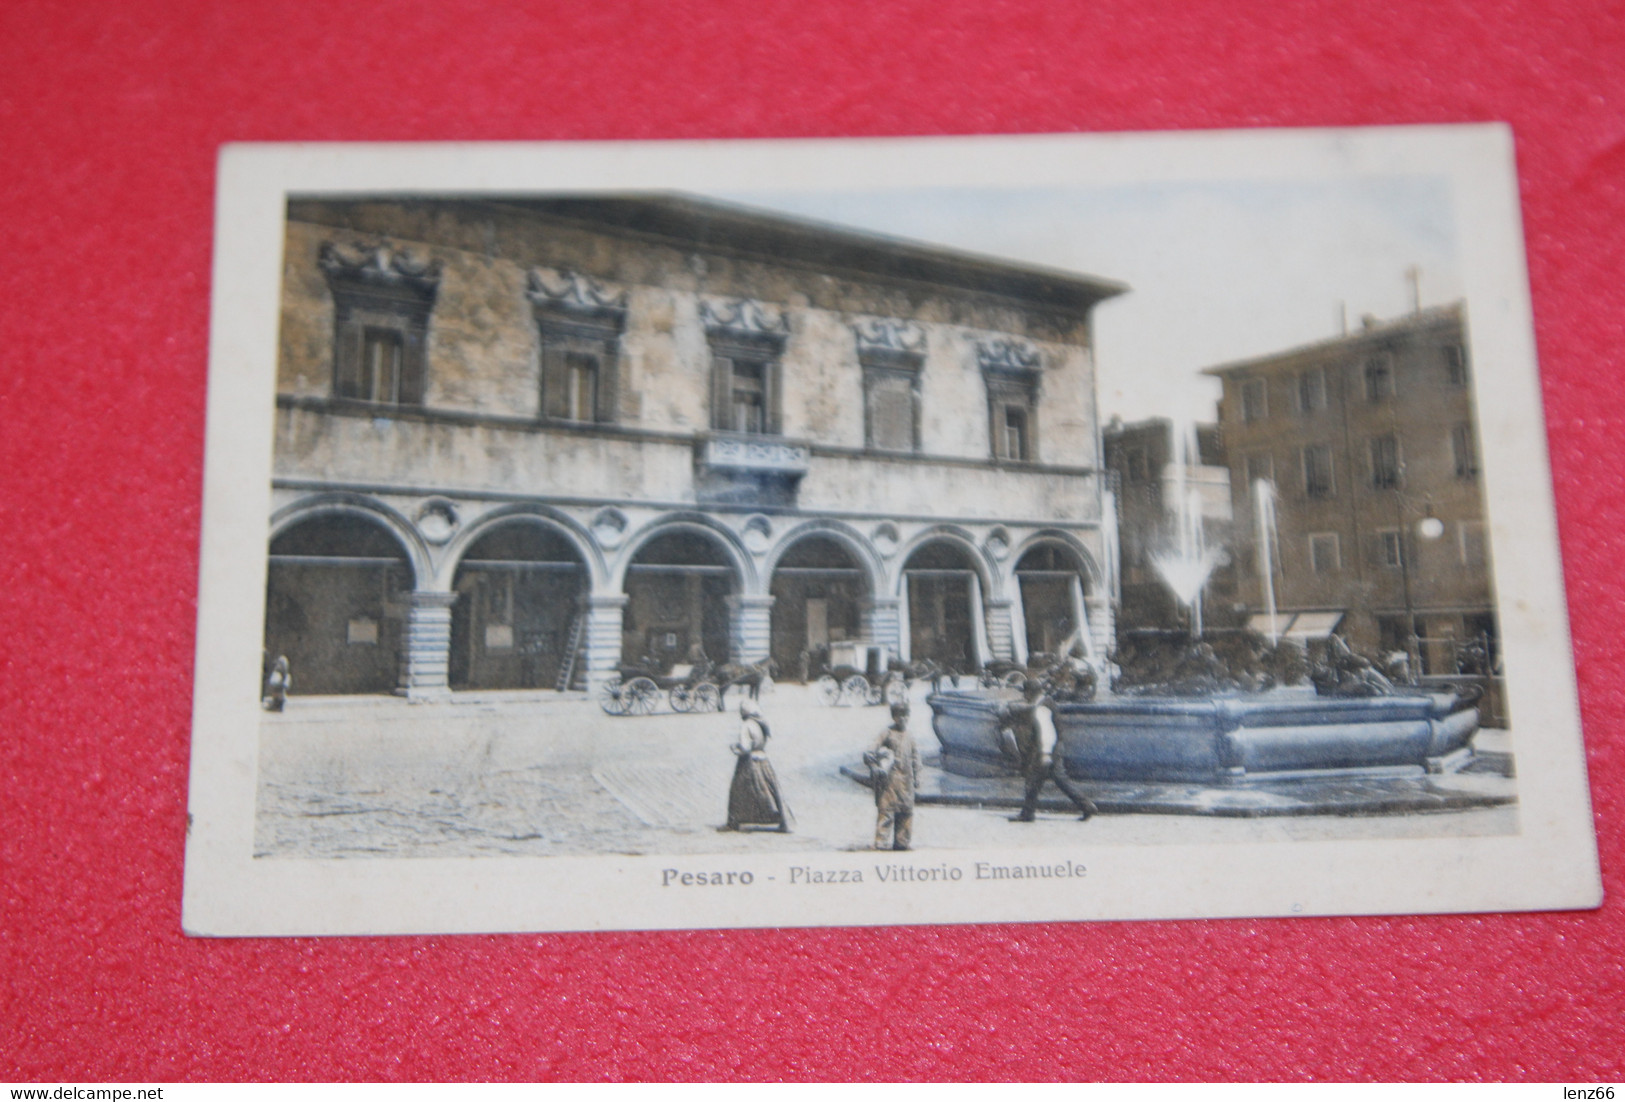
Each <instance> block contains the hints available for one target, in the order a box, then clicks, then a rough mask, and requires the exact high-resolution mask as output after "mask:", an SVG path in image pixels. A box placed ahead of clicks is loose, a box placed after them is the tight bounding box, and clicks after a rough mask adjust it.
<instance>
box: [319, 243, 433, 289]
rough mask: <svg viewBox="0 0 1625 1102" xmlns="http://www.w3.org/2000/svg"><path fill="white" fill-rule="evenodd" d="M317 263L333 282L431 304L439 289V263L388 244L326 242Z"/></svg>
mask: <svg viewBox="0 0 1625 1102" xmlns="http://www.w3.org/2000/svg"><path fill="white" fill-rule="evenodd" d="M317 263H318V264H319V265H320V266H321V269H322V271H323V272H325V273H327V278H328V280H329V281H330V282H333V281H344V282H350V283H354V284H357V285H358V286H360V287H365V288H371V289H373V290H377V291H400V292H404V293H407V294H412V295H416V296H417V297H419V298H425V299H427V300H429V301H430V302H431V303H432V302H433V301H434V297H435V293H436V292H437V291H438V290H439V288H440V261H438V260H433V259H431V258H429V257H427V256H424V255H423V254H422V253H419V252H417V251H416V250H413V249H401V248H397V247H395V246H393V245H389V244H382V243H379V244H368V243H362V242H354V241H352V242H340V241H327V242H324V243H323V244H322V247H321V252H320V254H319V256H318V258H317Z"/></svg>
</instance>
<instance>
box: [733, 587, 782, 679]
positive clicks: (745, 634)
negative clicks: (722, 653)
mask: <svg viewBox="0 0 1625 1102" xmlns="http://www.w3.org/2000/svg"><path fill="white" fill-rule="evenodd" d="M772 649H773V598H772V597H771V596H766V597H741V596H733V597H729V598H728V660H729V661H731V662H739V663H742V664H745V663H750V662H760V661H761V660H762V659H764V658H766V657H767V656H768V654H769V653H770V652H771V651H772Z"/></svg>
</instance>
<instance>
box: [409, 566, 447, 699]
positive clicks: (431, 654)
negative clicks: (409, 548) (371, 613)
mask: <svg viewBox="0 0 1625 1102" xmlns="http://www.w3.org/2000/svg"><path fill="white" fill-rule="evenodd" d="M456 603H457V594H455V593H442V592H434V591H430V590H423V589H419V590H414V591H413V593H412V594H411V604H409V605H408V606H407V610H406V653H405V654H404V655H402V661H401V681H400V685H399V687H397V688H396V690H395V691H396V693H398V694H399V695H401V696H404V697H406V699H408V700H410V701H412V702H413V703H414V704H421V703H424V702H426V701H431V700H449V699H450V698H451V686H450V685H449V684H448V683H447V681H446V673H447V669H448V667H449V665H450V663H451V606H452V605H454V604H456Z"/></svg>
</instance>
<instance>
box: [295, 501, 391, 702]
mask: <svg viewBox="0 0 1625 1102" xmlns="http://www.w3.org/2000/svg"><path fill="white" fill-rule="evenodd" d="M302 504H303V505H304V507H303V508H301V507H297V506H296V507H294V508H291V509H288V510H284V511H282V512H281V513H279V514H278V515H277V516H276V517H273V520H272V533H273V534H272V537H271V541H270V553H269V564H268V567H267V571H266V583H265V655H266V658H267V660H268V661H269V660H271V659H274V658H278V657H281V658H286V659H287V660H288V667H289V672H290V674H291V682H290V685H289V691H290V692H291V693H293V694H295V695H304V694H311V695H320V694H327V695H332V694H357V693H387V692H393V691H394V690H395V689H396V688H397V686H398V685H399V684H400V681H401V666H402V661H403V657H404V655H405V653H406V636H407V623H408V620H409V616H410V609H411V603H412V593H413V590H414V587H415V584H416V578H417V576H418V575H417V574H416V571H417V569H418V568H419V565H420V564H415V563H414V562H413V561H412V541H411V539H410V538H403V533H402V531H401V529H400V527H399V526H398V525H397V524H391V523H390V522H389V518H388V514H387V513H386V512H385V511H384V510H382V509H376V508H373V509H368V508H359V507H357V506H356V505H354V504H353V503H351V502H346V501H335V500H327V501H322V502H315V503H302ZM397 519H398V518H397ZM420 550H421V548H420Z"/></svg>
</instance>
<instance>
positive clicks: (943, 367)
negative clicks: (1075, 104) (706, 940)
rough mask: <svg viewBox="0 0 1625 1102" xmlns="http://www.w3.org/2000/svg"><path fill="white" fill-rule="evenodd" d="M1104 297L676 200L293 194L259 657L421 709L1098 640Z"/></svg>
mask: <svg viewBox="0 0 1625 1102" xmlns="http://www.w3.org/2000/svg"><path fill="white" fill-rule="evenodd" d="M1121 290H1123V288H1122V287H1121V286H1120V285H1118V284H1115V283H1111V282H1108V281H1103V280H1099V279H1094V278H1090V277H1086V276H1081V275H1075V274H1071V273H1066V272H1058V271H1051V270H1044V269H1037V268H1033V267H1030V266H1025V265H1020V264H1014V263H1007V262H1004V261H999V260H995V259H990V258H987V257H981V256H972V255H966V254H961V253H956V252H953V251H950V250H946V249H939V248H933V247H930V246H925V245H915V244H908V243H902V242H898V241H895V240H890V239H884V238H880V237H876V236H872V235H868V234H864V233H858V232H853V231H848V230H844V229H838V228H834V227H829V226H824V225H818V224H813V223H807V222H802V221H798V220H795V219H789V218H783V217H778V216H774V215H768V214H763V213H760V212H756V211H752V210H747V209H743V208H739V207H734V206H730V205H726V204H720V203H714V202H709V201H704V200H699V199H692V198H684V197H677V196H638V197H594V198H586V197H557V198H534V197H530V198H514V199H502V200H499V199H478V200H475V199H446V200H430V199H413V200H397V199H342V200H337V199H308V200H298V201H294V202H291V203H290V204H289V208H288V218H287V231H286V242H285V257H284V288H283V298H282V317H281V336H280V351H279V361H278V374H277V394H276V410H275V417H276V431H275V456H274V476H273V512H272V515H271V517H270V531H269V543H270V566H269V576H268V581H267V596H266V627H265V633H266V642H265V645H266V650H267V653H268V654H269V655H271V656H275V655H286V656H287V657H288V658H289V661H290V665H291V667H292V672H293V679H294V691H295V692H296V693H373V692H402V693H405V694H407V695H409V696H412V697H414V698H419V699H433V698H444V697H446V696H447V695H448V694H449V693H453V692H456V691H459V690H465V689H543V690H552V689H559V688H567V687H582V686H583V685H586V684H588V683H590V682H592V681H593V680H595V679H601V678H605V677H608V676H611V675H612V674H613V673H614V671H615V669H616V667H617V665H618V664H619V663H621V662H622V661H632V660H636V659H641V658H644V657H646V656H648V657H653V658H654V659H656V660H657V661H660V662H663V663H671V662H677V661H682V660H683V659H685V658H686V657H687V656H689V655H690V654H691V653H693V652H694V650H695V649H696V648H700V649H703V650H704V652H705V654H706V655H707V656H708V657H709V658H710V659H712V660H713V661H719V662H720V661H725V660H732V661H738V662H750V661H756V660H759V659H762V658H765V657H768V656H772V657H774V658H775V659H776V660H777V661H778V662H779V664H780V666H781V668H782V669H783V670H784V671H785V672H786V674H788V675H793V674H794V673H795V672H796V671H797V670H798V669H799V668H800V666H801V665H802V660H803V657H804V656H807V655H816V654H817V653H819V652H820V649H821V648H823V647H825V646H828V645H830V644H832V643H836V642H839V641H842V640H863V641H867V642H872V643H878V644H880V645H883V646H885V647H886V648H887V649H888V652H889V653H892V654H896V655H898V656H900V657H903V658H926V657H929V658H932V659H935V660H937V661H939V662H943V663H946V664H949V665H952V666H957V667H960V668H964V669H969V668H974V667H976V666H979V665H981V664H983V663H985V662H987V661H988V660H990V659H993V658H1014V659H1023V658H1025V657H1026V656H1027V654H1028V653H1029V652H1031V651H1034V650H1049V649H1055V648H1058V647H1060V646H1062V645H1064V644H1065V643H1066V642H1067V640H1068V639H1071V638H1073V637H1074V636H1075V635H1076V634H1077V633H1078V632H1079V629H1080V626H1081V628H1082V634H1081V638H1082V639H1083V640H1084V642H1085V645H1086V646H1087V647H1088V648H1090V649H1092V650H1094V651H1095V652H1097V653H1104V651H1105V650H1106V649H1108V646H1109V641H1110V638H1111V632H1112V616H1113V610H1112V606H1111V601H1110V599H1109V597H1108V595H1109V594H1110V593H1111V591H1112V585H1111V579H1109V578H1108V577H1107V576H1106V572H1105V571H1106V566H1105V564H1106V563H1107V562H1108V556H1107V553H1106V548H1105V545H1104V541H1103V535H1102V500H1103V485H1102V472H1101V464H1100V443H1099V432H1098V420H1097V414H1096V408H1095V387H1094V364H1093V358H1092V357H1093V351H1092V343H1091V330H1090V315H1091V311H1092V310H1093V308H1094V306H1095V305H1096V304H1097V303H1098V302H1100V301H1101V300H1103V299H1105V298H1107V297H1109V296H1111V295H1114V294H1117V293H1119V292H1120V291H1121Z"/></svg>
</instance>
